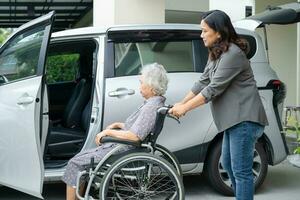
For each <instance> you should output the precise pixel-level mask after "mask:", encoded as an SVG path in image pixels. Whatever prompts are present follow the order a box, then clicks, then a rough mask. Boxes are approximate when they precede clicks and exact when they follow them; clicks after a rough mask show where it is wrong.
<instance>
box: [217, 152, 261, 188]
mask: <svg viewBox="0 0 300 200" xmlns="http://www.w3.org/2000/svg"><path fill="white" fill-rule="evenodd" d="M261 166H262V161H261V157H260V155H259V153H258V151H257V150H256V149H255V150H254V157H253V167H252V173H253V181H254V183H255V182H256V180H257V179H258V177H259V176H260V174H261V169H262V168H261ZM218 171H219V175H220V178H221V179H222V181H223V182H224V184H225V185H227V186H228V187H232V185H231V180H230V178H229V176H228V173H227V172H226V170H225V169H223V167H222V164H221V160H220V159H219V164H218Z"/></svg>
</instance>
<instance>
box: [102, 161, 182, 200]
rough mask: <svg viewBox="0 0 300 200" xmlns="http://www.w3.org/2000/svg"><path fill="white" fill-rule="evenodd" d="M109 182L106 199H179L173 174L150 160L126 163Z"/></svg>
mask: <svg viewBox="0 0 300 200" xmlns="http://www.w3.org/2000/svg"><path fill="white" fill-rule="evenodd" d="M108 184H109V185H108V186H107V187H106V189H105V193H106V199H120V200H126V199H178V194H177V184H176V181H175V180H174V178H173V176H172V174H170V173H169V172H168V170H165V169H164V168H163V167H161V166H160V165H159V164H158V163H155V162H149V160H137V161H131V162H127V163H124V164H123V165H122V166H121V167H120V168H119V169H117V170H116V171H115V172H114V175H113V176H111V177H110V178H109V180H108Z"/></svg>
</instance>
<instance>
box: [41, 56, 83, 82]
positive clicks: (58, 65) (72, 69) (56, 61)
mask: <svg viewBox="0 0 300 200" xmlns="http://www.w3.org/2000/svg"><path fill="white" fill-rule="evenodd" d="M79 58H80V54H78V53H64V54H59V55H50V56H48V58H47V62H46V70H47V73H46V80H47V83H50V84H51V83H58V82H69V81H74V80H75V79H76V75H77V72H78V68H79Z"/></svg>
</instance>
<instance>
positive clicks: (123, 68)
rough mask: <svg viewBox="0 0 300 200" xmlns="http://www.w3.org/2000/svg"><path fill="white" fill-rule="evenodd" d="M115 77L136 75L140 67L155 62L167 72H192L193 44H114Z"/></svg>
mask: <svg viewBox="0 0 300 200" xmlns="http://www.w3.org/2000/svg"><path fill="white" fill-rule="evenodd" d="M114 51H115V75H116V76H129V75H137V74H138V73H139V71H140V67H141V66H142V65H145V64H148V63H153V62H157V63H160V64H162V65H164V67H165V68H166V70H167V71H168V72H194V71H195V67H194V55H193V42H192V40H189V41H170V42H164V41H162V42H135V43H115V44H114Z"/></svg>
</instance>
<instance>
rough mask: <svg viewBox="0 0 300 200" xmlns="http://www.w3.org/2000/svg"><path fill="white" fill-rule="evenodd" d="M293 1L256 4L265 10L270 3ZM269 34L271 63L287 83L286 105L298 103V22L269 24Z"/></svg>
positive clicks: (283, 0)
mask: <svg viewBox="0 0 300 200" xmlns="http://www.w3.org/2000/svg"><path fill="white" fill-rule="evenodd" d="M291 2H295V1H292V0H264V1H261V0H257V1H256V4H255V6H256V12H257V13H258V12H262V11H264V10H265V8H266V7H267V6H268V5H273V6H276V5H282V4H286V3H291ZM267 34H268V44H269V55H270V64H271V66H272V68H273V69H274V70H275V71H276V72H277V74H278V76H279V78H280V79H281V80H282V81H283V82H284V83H285V84H286V85H287V98H286V101H285V105H296V103H297V93H298V98H299V88H298V89H297V55H298V56H299V52H298V53H297V46H299V42H298V45H297V24H291V25H269V26H267ZM298 35H299V33H298ZM298 37H299V36H298ZM298 59H299V58H298ZM298 69H299V66H298ZM298 74H299V72H298ZM298 78H299V75H298ZM298 85H299V83H298ZM298 87H299V86H298ZM298 101H299V100H298Z"/></svg>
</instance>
